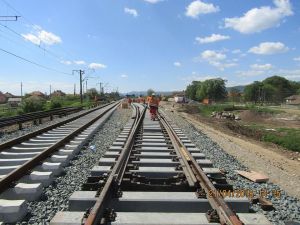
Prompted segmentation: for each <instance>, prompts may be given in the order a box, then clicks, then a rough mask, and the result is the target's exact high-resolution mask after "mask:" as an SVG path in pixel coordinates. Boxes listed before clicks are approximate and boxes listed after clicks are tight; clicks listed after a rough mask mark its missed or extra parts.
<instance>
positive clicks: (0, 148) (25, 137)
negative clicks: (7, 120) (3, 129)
mask: <svg viewBox="0 0 300 225" xmlns="http://www.w3.org/2000/svg"><path fill="white" fill-rule="evenodd" d="M110 104H112V103H109V104H105V105H103V106H100V107H97V108H94V109H91V110H88V111H86V112H83V113H81V114H79V115H76V116H73V117H71V118H68V119H66V120H63V121H60V122H57V123H55V124H52V125H50V126H47V127H44V128H41V129H39V130H36V131H33V132H30V133H28V134H25V135H22V136H20V137H17V138H14V139H12V140H8V141H6V142H4V143H1V144H0V152H1V151H3V150H5V149H6V148H9V147H12V146H14V145H16V144H19V143H21V142H23V141H26V140H28V139H30V138H33V137H35V136H37V135H39V134H42V133H44V132H46V131H49V130H52V129H54V128H56V127H59V126H61V125H64V124H66V123H69V122H71V121H73V120H76V119H78V118H80V117H82V116H85V115H87V114H89V113H92V112H94V111H96V110H98V109H101V108H103V107H106V106H108V105H110Z"/></svg>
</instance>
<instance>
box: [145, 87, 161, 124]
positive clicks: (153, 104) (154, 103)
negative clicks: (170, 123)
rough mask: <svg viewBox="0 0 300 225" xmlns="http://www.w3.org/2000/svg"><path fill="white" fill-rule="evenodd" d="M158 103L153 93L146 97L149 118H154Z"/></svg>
mask: <svg viewBox="0 0 300 225" xmlns="http://www.w3.org/2000/svg"><path fill="white" fill-rule="evenodd" d="M158 105H159V99H158V98H157V97H156V95H155V93H152V95H151V96H150V97H149V98H148V107H149V109H150V115H151V120H155V118H156V114H157V110H158Z"/></svg>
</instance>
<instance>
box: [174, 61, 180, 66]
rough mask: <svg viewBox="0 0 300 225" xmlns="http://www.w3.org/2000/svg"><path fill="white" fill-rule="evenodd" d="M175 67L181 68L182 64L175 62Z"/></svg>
mask: <svg viewBox="0 0 300 225" xmlns="http://www.w3.org/2000/svg"><path fill="white" fill-rule="evenodd" d="M173 65H174V66H176V67H181V63H180V62H174V64H173Z"/></svg>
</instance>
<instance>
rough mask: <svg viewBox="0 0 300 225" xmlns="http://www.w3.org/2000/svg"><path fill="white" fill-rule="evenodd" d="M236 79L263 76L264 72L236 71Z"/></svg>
mask: <svg viewBox="0 0 300 225" xmlns="http://www.w3.org/2000/svg"><path fill="white" fill-rule="evenodd" d="M236 73H237V76H238V77H255V76H259V75H263V74H264V73H265V72H264V71H261V70H246V71H237V72H236Z"/></svg>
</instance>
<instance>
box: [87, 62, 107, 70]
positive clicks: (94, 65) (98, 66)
mask: <svg viewBox="0 0 300 225" xmlns="http://www.w3.org/2000/svg"><path fill="white" fill-rule="evenodd" d="M106 67H107V66H106V65H104V64H101V63H90V64H89V68H90V69H105V68H106Z"/></svg>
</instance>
